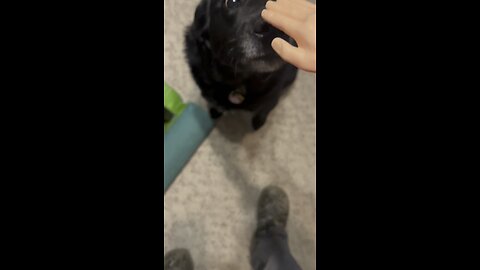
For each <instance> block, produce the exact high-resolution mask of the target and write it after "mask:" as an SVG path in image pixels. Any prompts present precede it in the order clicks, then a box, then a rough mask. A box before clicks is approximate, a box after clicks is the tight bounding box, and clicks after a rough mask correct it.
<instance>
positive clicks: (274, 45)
mask: <svg viewBox="0 0 480 270" xmlns="http://www.w3.org/2000/svg"><path fill="white" fill-rule="evenodd" d="M272 48H273V49H274V50H275V51H277V52H278V51H280V50H281V49H282V42H280V40H279V39H278V38H274V39H273V40H272Z"/></svg>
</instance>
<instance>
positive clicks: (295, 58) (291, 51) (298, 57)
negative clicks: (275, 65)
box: [272, 38, 304, 68]
mask: <svg viewBox="0 0 480 270" xmlns="http://www.w3.org/2000/svg"><path fill="white" fill-rule="evenodd" d="M272 48H273V50H274V51H275V52H276V53H277V54H278V55H279V56H280V57H281V58H282V59H283V60H285V62H288V63H290V64H292V65H294V66H296V67H298V68H302V67H303V65H304V63H303V61H302V59H303V54H304V53H303V50H302V49H299V48H297V47H294V46H292V45H291V44H290V43H288V42H286V41H285V40H283V39H281V38H275V39H274V40H273V41H272Z"/></svg>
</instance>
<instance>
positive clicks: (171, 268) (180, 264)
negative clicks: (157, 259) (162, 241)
mask: <svg viewBox="0 0 480 270" xmlns="http://www.w3.org/2000/svg"><path fill="white" fill-rule="evenodd" d="M163 269H164V270H193V269H194V267H193V260H192V257H191V256H190V252H188V250H186V249H176V250H172V251H170V252H169V253H167V255H165V258H164V261H163Z"/></svg>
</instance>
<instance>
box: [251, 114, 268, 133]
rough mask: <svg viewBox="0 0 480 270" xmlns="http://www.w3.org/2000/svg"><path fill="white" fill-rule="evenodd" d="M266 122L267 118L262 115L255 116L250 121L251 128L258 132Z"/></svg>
mask: <svg viewBox="0 0 480 270" xmlns="http://www.w3.org/2000/svg"><path fill="white" fill-rule="evenodd" d="M266 121H267V118H266V117H264V116H263V115H255V116H254V117H253V119H252V127H253V129H254V130H259V129H260V128H261V127H263V125H264V124H265V122H266Z"/></svg>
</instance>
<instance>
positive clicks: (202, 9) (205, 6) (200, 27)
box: [192, 0, 212, 35]
mask: <svg viewBox="0 0 480 270" xmlns="http://www.w3.org/2000/svg"><path fill="white" fill-rule="evenodd" d="M211 1H212V0H202V2H201V3H200V4H199V5H198V7H197V9H196V10H195V19H194V23H193V25H192V28H193V30H194V31H195V32H197V33H202V35H203V33H205V32H208V27H209V25H210V5H211Z"/></svg>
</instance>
